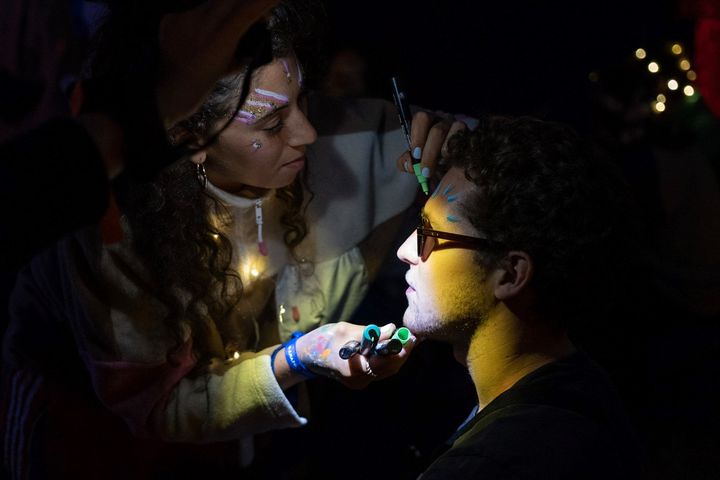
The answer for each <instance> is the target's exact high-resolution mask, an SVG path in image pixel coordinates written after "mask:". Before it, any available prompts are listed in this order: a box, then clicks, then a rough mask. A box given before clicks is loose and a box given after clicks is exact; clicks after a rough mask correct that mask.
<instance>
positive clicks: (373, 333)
mask: <svg viewBox="0 0 720 480" xmlns="http://www.w3.org/2000/svg"><path fill="white" fill-rule="evenodd" d="M378 340H380V328H378V326H377V325H373V324H370V325H368V326H367V327H365V330H363V339H362V344H361V345H360V355H370V352H372V351H373V350H374V349H375V346H377V343H378Z"/></svg>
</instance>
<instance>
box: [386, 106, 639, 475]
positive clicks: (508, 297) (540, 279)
mask: <svg viewBox="0 0 720 480" xmlns="http://www.w3.org/2000/svg"><path fill="white" fill-rule="evenodd" d="M447 165H448V166H449V170H448V171H447V173H446V174H445V176H444V177H443V178H442V180H441V182H440V184H439V186H438V187H437V189H436V190H435V191H434V193H433V194H432V195H431V196H430V198H429V199H428V201H427V203H426V205H425V206H424V208H423V210H422V213H421V218H420V219H419V225H418V227H417V229H416V231H415V232H413V233H412V234H411V235H410V237H408V239H407V240H406V241H405V243H404V244H403V245H402V246H401V247H400V249H399V250H398V257H399V258H400V259H401V260H402V261H404V262H405V263H407V264H408V265H409V269H408V272H407V275H406V280H407V283H408V285H409V287H408V289H407V292H406V293H407V298H408V308H407V310H406V311H405V314H404V318H403V321H404V323H405V325H406V326H407V327H409V328H410V330H411V331H412V332H413V333H414V334H415V335H417V336H418V338H430V339H435V340H440V341H444V342H448V343H450V344H451V345H452V346H453V350H454V354H455V357H456V359H457V360H458V361H460V362H461V363H463V364H466V365H467V368H468V370H469V373H470V375H471V377H472V380H473V383H474V385H475V389H476V392H477V398H478V406H477V408H476V410H475V411H474V412H473V415H471V417H470V419H468V420H467V421H466V423H465V424H464V425H462V426H461V427H460V428H459V429H458V431H457V433H456V434H455V435H454V436H453V438H452V439H451V441H450V442H449V446H450V449H449V450H447V451H446V452H445V453H444V454H443V455H441V456H440V457H439V458H437V459H436V461H435V462H434V463H433V464H432V465H431V466H430V468H429V469H428V470H427V471H426V472H425V473H424V474H423V475H422V479H423V480H426V479H433V478H489V479H490V478H492V479H497V478H512V479H520V478H522V479H524V478H547V479H554V480H558V479H565V478H567V479H578V478H583V479H588V478H598V479H600V478H602V479H607V478H613V479H617V478H640V476H641V473H639V471H640V467H639V464H640V462H639V461H638V457H637V455H636V452H637V449H636V445H635V442H634V440H633V439H634V435H633V433H632V429H631V427H630V425H629V422H628V420H627V418H626V416H625V413H624V411H623V407H622V405H621V402H620V400H619V398H618V396H617V394H616V393H615V390H614V388H613V387H612V385H611V383H610V381H609V380H608V378H607V377H606V375H605V374H604V373H603V372H602V370H601V369H600V368H599V367H597V366H596V365H595V364H594V363H593V362H592V361H591V360H590V359H589V358H588V357H587V356H586V355H585V354H583V353H581V352H579V351H578V350H577V349H576V347H575V346H574V345H573V343H572V341H571V340H570V338H569V335H568V332H571V331H573V329H574V327H575V326H577V325H579V324H581V323H582V322H584V321H586V320H587V318H589V317H590V314H591V313H593V312H597V311H598V310H599V309H600V307H601V306H603V305H606V304H609V303H610V300H611V297H612V296H613V290H616V289H618V288H621V287H620V282H619V281H618V279H617V277H616V276H617V275H618V273H619V272H618V271H616V270H617V269H616V268H615V267H618V266H622V265H629V264H630V263H629V260H630V258H631V256H632V251H633V250H632V248H631V247H632V245H631V238H632V235H630V232H632V230H633V228H632V226H633V225H632V223H631V221H630V219H629V218H628V215H627V213H628V211H629V209H628V208H627V205H628V202H627V200H626V194H625V192H624V189H623V188H622V183H621V181H620V180H619V177H618V176H617V175H616V174H615V171H614V169H613V167H612V165H611V164H610V163H608V162H606V161H605V160H604V159H602V158H601V157H600V156H599V155H597V154H596V153H595V152H594V150H593V149H592V147H590V146H589V145H587V144H585V143H584V142H583V141H582V140H581V139H580V138H579V137H578V136H577V135H576V134H574V133H573V132H572V131H570V130H569V129H568V128H566V127H564V126H561V125H558V124H554V123H548V122H542V121H539V120H534V119H529V118H518V119H509V118H500V117H495V118H489V119H486V120H483V121H481V123H480V125H479V126H478V127H477V128H476V129H475V130H473V131H466V132H461V133H459V134H457V135H456V136H455V137H454V138H453V139H452V140H451V141H450V145H449V152H448V155H447Z"/></svg>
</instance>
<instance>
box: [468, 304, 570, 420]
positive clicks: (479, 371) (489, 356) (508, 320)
mask: <svg viewBox="0 0 720 480" xmlns="http://www.w3.org/2000/svg"><path fill="white" fill-rule="evenodd" d="M574 350H575V349H574V346H573V345H572V343H571V342H570V340H569V339H568V338H567V335H566V334H565V333H563V332H558V331H557V330H554V329H552V328H550V327H549V326H547V325H546V324H545V323H543V322H538V321H528V322H523V321H521V320H520V319H518V317H516V316H515V315H514V314H513V313H512V312H510V311H509V310H508V309H507V308H505V307H504V306H502V305H500V307H499V308H498V309H497V310H496V311H495V312H493V314H492V315H491V316H490V317H489V318H488V319H487V321H485V322H483V324H482V325H481V326H480V327H479V328H478V329H477V330H476V331H475V333H474V334H473V336H472V339H471V341H470V345H469V347H468V350H467V352H466V354H465V358H466V360H465V362H466V364H467V367H468V370H469V371H470V376H471V377H472V379H473V383H474V384H475V390H476V392H477V396H478V402H479V405H480V409H482V408H484V407H485V406H486V405H487V404H488V403H490V402H491V401H492V400H494V399H495V398H496V397H497V396H498V395H500V394H501V393H503V392H504V391H505V390H508V389H509V388H510V387H512V386H513V385H514V384H515V382H517V381H518V380H520V379H521V378H523V377H524V376H525V375H527V374H529V373H530V372H532V371H534V370H536V369H538V368H540V367H542V366H543V365H545V364H548V363H550V362H554V361H555V360H559V359H560V358H563V357H565V356H567V355H569V354H570V353H572V352H573V351H574ZM463 353H465V352H459V351H456V358H457V357H460V356H462V355H463Z"/></svg>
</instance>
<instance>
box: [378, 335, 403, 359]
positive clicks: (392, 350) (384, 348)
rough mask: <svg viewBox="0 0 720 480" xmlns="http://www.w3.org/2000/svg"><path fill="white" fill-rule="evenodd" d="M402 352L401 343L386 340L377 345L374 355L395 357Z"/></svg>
mask: <svg viewBox="0 0 720 480" xmlns="http://www.w3.org/2000/svg"><path fill="white" fill-rule="evenodd" d="M401 350H402V342H400V340H398V339H397V338H388V339H387V340H383V341H382V342H379V343H378V344H377V347H375V353H376V354H378V355H382V356H387V355H397V354H398V353H400V351H401Z"/></svg>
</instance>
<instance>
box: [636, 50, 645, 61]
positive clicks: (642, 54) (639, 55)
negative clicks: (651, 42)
mask: <svg viewBox="0 0 720 480" xmlns="http://www.w3.org/2000/svg"><path fill="white" fill-rule="evenodd" d="M646 56H647V53H646V52H645V49H644V48H638V49H637V50H635V57H636V58H637V59H638V60H642V59H643V58H645V57H646Z"/></svg>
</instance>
